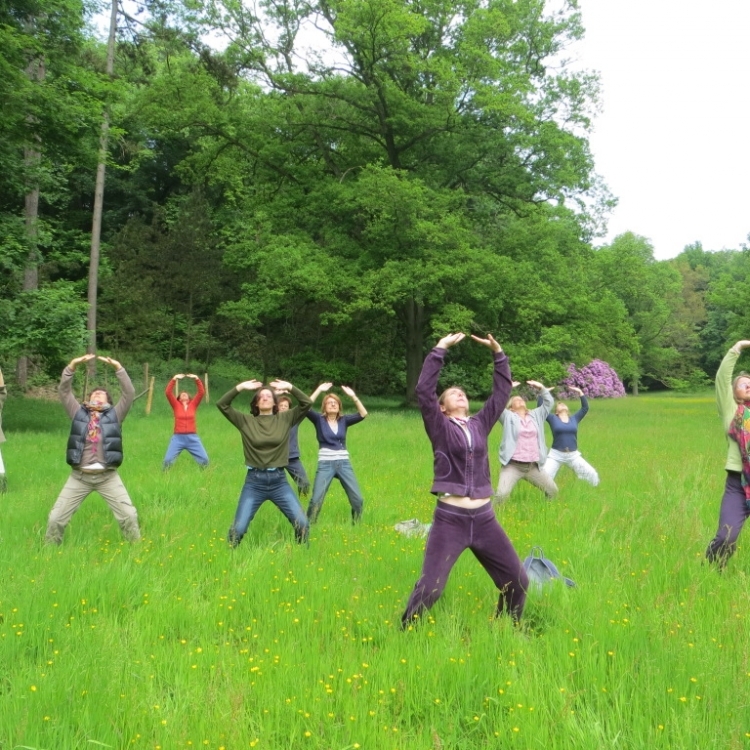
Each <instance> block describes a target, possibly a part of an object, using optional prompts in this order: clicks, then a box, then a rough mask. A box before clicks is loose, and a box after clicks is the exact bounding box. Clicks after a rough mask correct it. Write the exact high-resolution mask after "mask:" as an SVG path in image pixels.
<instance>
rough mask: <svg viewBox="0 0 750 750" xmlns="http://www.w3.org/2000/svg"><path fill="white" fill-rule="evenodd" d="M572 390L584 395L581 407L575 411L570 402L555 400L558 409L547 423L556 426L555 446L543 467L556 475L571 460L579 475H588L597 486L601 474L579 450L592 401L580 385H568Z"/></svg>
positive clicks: (584, 477)
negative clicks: (580, 428)
mask: <svg viewBox="0 0 750 750" xmlns="http://www.w3.org/2000/svg"><path fill="white" fill-rule="evenodd" d="M568 390H571V391H574V392H575V393H577V394H578V395H579V396H580V397H581V408H580V409H579V410H578V411H577V412H576V413H575V414H573V415H571V414H570V410H569V409H568V406H567V404H565V403H563V402H562V401H558V402H557V403H556V404H555V413H554V414H550V415H549V416H548V417H547V423H548V424H549V426H550V428H551V429H552V447H551V448H550V450H549V453H548V454H547V460H546V461H545V462H544V465H543V466H542V471H543V472H544V473H545V474H548V475H549V476H550V477H551V478H552V479H554V478H555V477H556V476H557V472H558V470H559V469H560V467H561V466H562V465H563V464H567V465H568V466H570V468H571V469H573V471H574V472H575V474H576V476H577V477H578V478H579V479H585V480H586V481H587V482H588V483H589V484H590V485H592V486H594V487H596V486H597V485H598V484H599V475H598V474H597V473H596V469H595V468H594V467H593V466H591V464H589V463H588V462H587V461H585V460H584V458H583V456H581V452H580V451H579V450H578V425H579V424H580V423H581V420H582V419H583V418H584V417H585V416H586V414H588V411H589V402H588V399H587V398H586V396H584V394H583V391H582V390H581V389H580V388H576V387H574V386H568Z"/></svg>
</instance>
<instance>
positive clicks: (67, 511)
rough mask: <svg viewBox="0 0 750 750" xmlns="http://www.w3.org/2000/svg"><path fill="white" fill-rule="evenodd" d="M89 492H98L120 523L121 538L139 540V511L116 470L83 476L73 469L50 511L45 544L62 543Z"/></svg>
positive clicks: (132, 540)
mask: <svg viewBox="0 0 750 750" xmlns="http://www.w3.org/2000/svg"><path fill="white" fill-rule="evenodd" d="M92 492H98V493H99V494H100V495H101V496H102V497H103V498H104V499H105V500H106V502H107V505H109V507H110V510H111V511H112V513H113V514H114V517H115V519H116V520H117V523H118V524H120V530H121V531H122V535H123V536H124V537H125V538H126V539H127V540H128V541H130V542H135V541H138V540H139V539H140V538H141V531H140V528H139V527H138V511H136V509H135V506H134V505H133V503H132V501H131V500H130V496H129V495H128V491H127V490H126V489H125V485H124V484H123V483H122V479H120V475H119V474H118V473H117V471H115V470H109V471H102V472H98V473H86V472H83V471H79V470H78V469H73V471H72V472H71V474H70V477H68V481H67V482H66V483H65V486H64V487H63V488H62V490H61V491H60V495H59V497H58V498H57V502H56V503H55V504H54V506H53V507H52V510H51V511H50V514H49V520H48V521H47V534H46V536H45V541H47V542H52V543H53V544H60V543H61V542H62V539H63V534H64V533H65V527H66V526H67V525H68V524H69V523H70V519H71V518H72V517H73V514H74V513H75V512H76V511H77V510H78V508H80V507H81V503H82V502H83V501H84V500H85V499H86V498H87V497H88V496H89V495H90V494H91V493H92Z"/></svg>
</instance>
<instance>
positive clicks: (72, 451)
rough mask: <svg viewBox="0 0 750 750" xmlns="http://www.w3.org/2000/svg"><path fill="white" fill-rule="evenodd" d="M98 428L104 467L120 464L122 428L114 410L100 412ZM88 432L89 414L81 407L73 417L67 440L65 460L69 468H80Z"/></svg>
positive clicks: (111, 408)
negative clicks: (100, 432) (99, 429)
mask: <svg viewBox="0 0 750 750" xmlns="http://www.w3.org/2000/svg"><path fill="white" fill-rule="evenodd" d="M99 426H100V427H101V428H102V450H103V452H104V465H105V466H106V467H107V468H108V469H109V468H113V467H116V466H119V465H120V464H121V463H122V428H121V427H120V422H119V421H118V419H117V414H116V413H115V408H114V407H113V406H110V407H109V409H107V410H106V411H103V412H102V415H101V417H100V418H99ZM88 431H89V412H88V409H86V408H85V407H83V406H82V407H81V408H80V409H79V410H78V411H77V412H76V414H75V416H74V417H73V423H72V424H71V425H70V437H69V438H68V451H67V453H66V454H65V460H66V461H67V462H68V463H69V464H70V465H71V466H80V464H81V456H82V455H83V446H84V444H85V443H86V434H87V433H88Z"/></svg>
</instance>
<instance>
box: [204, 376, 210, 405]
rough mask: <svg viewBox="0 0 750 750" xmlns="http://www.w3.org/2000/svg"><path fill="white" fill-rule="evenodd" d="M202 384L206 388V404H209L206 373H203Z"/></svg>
mask: <svg viewBox="0 0 750 750" xmlns="http://www.w3.org/2000/svg"><path fill="white" fill-rule="evenodd" d="M203 384H204V385H205V386H206V403H207V404H210V403H211V396H209V394H208V373H207V372H205V373H203Z"/></svg>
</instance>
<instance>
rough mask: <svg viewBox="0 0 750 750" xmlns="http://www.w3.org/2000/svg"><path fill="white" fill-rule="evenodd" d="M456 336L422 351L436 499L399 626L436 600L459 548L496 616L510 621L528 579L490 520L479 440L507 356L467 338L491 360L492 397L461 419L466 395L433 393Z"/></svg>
mask: <svg viewBox="0 0 750 750" xmlns="http://www.w3.org/2000/svg"><path fill="white" fill-rule="evenodd" d="M464 338H465V334H463V333H453V334H450V335H448V336H445V337H444V338H442V339H440V341H438V343H437V346H436V347H435V348H434V349H433V350H432V351H431V352H430V353H429V354H428V355H427V358H426V359H425V361H424V365H423V366H422V373H421V375H420V376H419V382H418V383H417V400H418V402H419V408H420V410H421V411H422V419H423V420H424V426H425V430H426V431H427V436H428V437H429V438H430V442H431V443H432V450H433V453H434V481H433V484H432V490H431V491H432V493H433V494H434V495H437V497H438V501H437V507H436V508H435V513H434V516H433V519H432V528H431V529H430V533H429V536H428V537H427V547H426V549H425V555H424V563H423V565H422V574H421V575H420V577H419V580H418V581H417V583H416V585H415V587H414V590H413V591H412V594H411V596H410V598H409V603H408V604H407V605H406V611H405V612H404V614H403V616H402V618H401V623H402V626H403V627H404V628H408V627H409V625H410V624H411V622H412V621H413V620H414V619H415V618H418V617H419V616H420V615H421V614H422V613H423V612H424V611H425V610H428V609H429V608H430V607H432V605H433V604H434V603H435V602H436V601H437V600H438V599H439V598H440V595H441V594H442V593H443V589H444V588H445V584H446V582H447V580H448V575H449V574H450V571H451V568H452V567H453V565H454V564H455V562H456V560H457V559H458V557H459V555H460V554H461V553H462V552H463V551H464V550H465V549H467V548H468V549H470V550H471V551H472V552H473V553H474V556H475V557H476V558H477V560H479V562H480V563H481V565H482V567H483V568H484V569H485V570H486V571H487V572H488V573H489V575H490V578H492V580H493V581H494V583H495V585H496V586H497V588H498V590H499V591H500V597H499V599H498V603H497V612H496V614H498V615H499V614H502V613H507V614H509V615H510V616H511V617H512V618H513V619H515V620H518V619H519V618H520V617H521V614H522V612H523V607H524V604H525V602H526V589H527V587H528V583H529V579H528V576H527V575H526V571H525V570H524V569H523V566H522V564H521V560H520V558H519V557H518V554H517V553H516V551H515V549H514V548H513V545H512V544H511V541H510V539H509V538H508V535H507V534H506V533H505V532H504V531H503V529H502V527H501V526H500V524H499V523H498V521H497V518H495V512H494V510H493V507H492V482H491V481H490V464H489V461H488V459H487V438H488V436H489V434H490V431H491V430H492V428H493V426H494V425H495V423H496V422H497V420H498V418H499V416H500V414H501V413H502V411H503V409H504V408H505V404H506V403H507V401H508V396H509V395H510V391H511V388H512V385H511V377H510V367H509V366H508V358H507V357H506V356H505V354H504V353H503V350H502V348H501V347H500V344H498V342H497V341H495V339H494V338H493V337H492V336H490V335H488V336H487V338H486V339H480V338H478V337H477V336H472V337H471V338H472V339H474V341H477V342H478V343H480V344H483V345H484V346H487V347H489V348H490V349H491V350H492V351H493V353H494V361H495V370H494V376H493V385H492V395H491V396H490V398H489V399H488V400H487V402H486V403H485V405H484V406H483V407H482V409H480V410H479V412H477V413H476V414H475V415H474V416H472V417H470V416H469V400H468V398H467V397H466V394H465V393H464V391H463V390H462V389H461V388H456V387H453V388H448V389H447V390H446V391H444V392H443V394H442V395H441V396H440V397H439V398H438V397H437V383H438V378H439V376H440V370H441V369H442V367H443V362H444V360H445V353H446V351H447V350H448V349H449V348H450V347H451V346H454V345H455V344H458V343H459V342H460V341H462V340H463V339H464Z"/></svg>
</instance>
